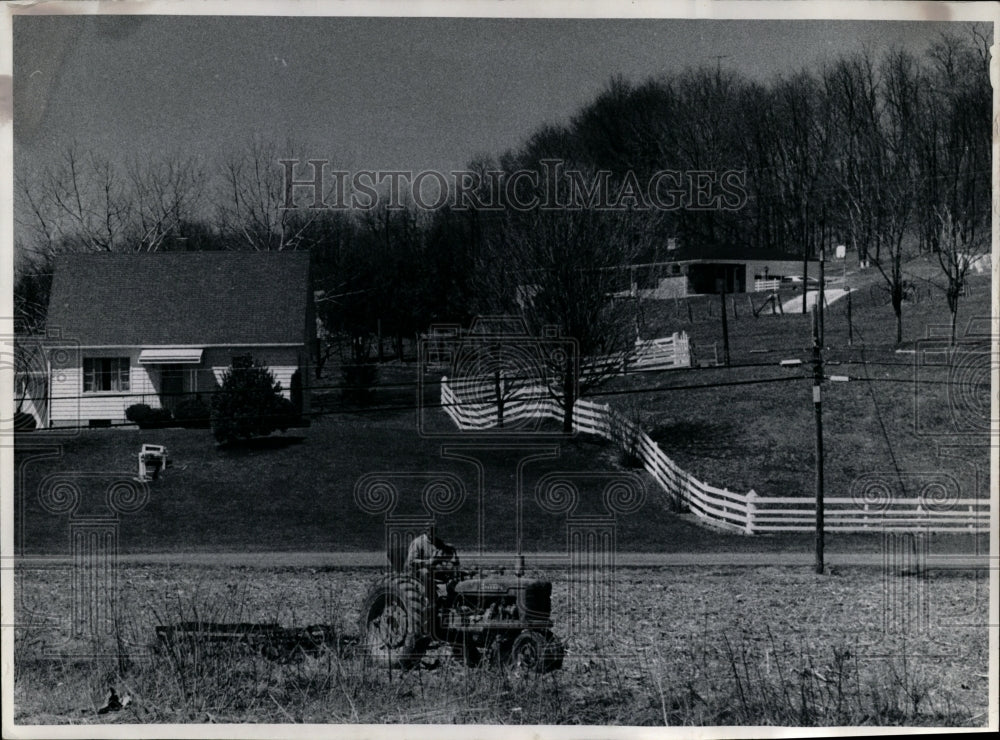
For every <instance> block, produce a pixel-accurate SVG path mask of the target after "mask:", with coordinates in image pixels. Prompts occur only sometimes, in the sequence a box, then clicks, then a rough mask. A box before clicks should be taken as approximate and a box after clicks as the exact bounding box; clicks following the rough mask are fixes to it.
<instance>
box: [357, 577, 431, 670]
mask: <svg viewBox="0 0 1000 740" xmlns="http://www.w3.org/2000/svg"><path fill="white" fill-rule="evenodd" d="M359 631H360V633H361V642H362V646H363V648H364V651H365V653H366V654H367V655H368V657H369V658H371V659H372V660H374V661H375V662H376V663H379V664H381V665H385V666H388V667H392V668H413V667H416V666H417V665H419V663H420V659H421V658H422V657H423V654H424V652H426V650H427V646H428V643H429V641H430V607H429V605H428V601H427V596H426V594H425V593H424V589H423V586H422V585H421V584H420V582H419V581H417V580H416V579H415V578H410V577H408V576H387V577H385V578H383V579H382V580H381V581H379V582H378V583H377V584H375V586H374V587H372V589H371V590H370V591H369V592H368V594H367V596H365V599H364V601H363V602H362V604H361V617H360V624H359Z"/></svg>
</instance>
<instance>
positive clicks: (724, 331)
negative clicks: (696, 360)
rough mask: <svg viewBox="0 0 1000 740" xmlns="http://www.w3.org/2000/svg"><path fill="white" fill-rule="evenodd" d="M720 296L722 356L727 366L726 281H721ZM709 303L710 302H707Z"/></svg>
mask: <svg viewBox="0 0 1000 740" xmlns="http://www.w3.org/2000/svg"><path fill="white" fill-rule="evenodd" d="M719 296H720V297H721V298H722V356H723V358H724V359H725V362H726V367H729V322H728V320H727V318H726V283H725V279H723V282H722V290H720V291H719ZM709 305H711V304H709Z"/></svg>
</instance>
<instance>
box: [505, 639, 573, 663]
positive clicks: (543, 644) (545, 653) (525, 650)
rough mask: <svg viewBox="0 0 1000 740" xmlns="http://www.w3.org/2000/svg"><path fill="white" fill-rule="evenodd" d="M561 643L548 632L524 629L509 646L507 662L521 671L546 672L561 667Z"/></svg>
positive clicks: (562, 651) (562, 650)
mask: <svg viewBox="0 0 1000 740" xmlns="http://www.w3.org/2000/svg"><path fill="white" fill-rule="evenodd" d="M564 652H565V651H564V649H563V646H562V643H561V642H559V640H558V639H557V638H556V637H555V636H554V635H552V633H550V632H540V631H538V630H524V631H523V632H521V633H520V634H518V636H517V637H515V638H514V642H513V643H511V646H510V654H509V658H508V660H509V662H510V665H511V666H512V667H513V668H514V669H515V670H517V671H519V672H522V673H546V672H548V671H554V670H556V669H557V668H561V667H562V661H563V653H564Z"/></svg>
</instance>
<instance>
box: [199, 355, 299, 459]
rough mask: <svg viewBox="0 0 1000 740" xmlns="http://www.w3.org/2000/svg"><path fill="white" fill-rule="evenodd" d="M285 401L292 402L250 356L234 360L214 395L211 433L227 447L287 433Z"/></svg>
mask: <svg viewBox="0 0 1000 740" xmlns="http://www.w3.org/2000/svg"><path fill="white" fill-rule="evenodd" d="M286 402H287V403H290V402H288V401H287V399H285V398H284V397H283V396H282V394H281V383H279V382H277V381H276V380H275V379H274V374H273V373H272V372H271V371H270V370H269V369H268V368H267V367H266V366H264V365H258V364H257V363H256V362H255V361H254V359H253V358H252V357H249V356H244V357H234V358H233V364H232V366H231V367H229V368H228V369H227V370H226V371H225V373H223V376H222V385H221V387H220V388H219V389H218V390H217V391H216V392H215V394H214V395H213V396H212V410H211V422H212V433H213V434H214V435H215V439H216V440H218V441H219V442H221V443H222V444H228V443H230V442H236V441H240V440H247V439H250V438H252V437H266V436H267V435H268V434H270V433H271V432H273V431H275V430H277V429H282V431H284V429H287V428H288V424H287V423H286V421H287V418H288V416H287V415H288V406H287V405H286ZM282 424H284V425H285V426H284V427H282V426H281V425H282Z"/></svg>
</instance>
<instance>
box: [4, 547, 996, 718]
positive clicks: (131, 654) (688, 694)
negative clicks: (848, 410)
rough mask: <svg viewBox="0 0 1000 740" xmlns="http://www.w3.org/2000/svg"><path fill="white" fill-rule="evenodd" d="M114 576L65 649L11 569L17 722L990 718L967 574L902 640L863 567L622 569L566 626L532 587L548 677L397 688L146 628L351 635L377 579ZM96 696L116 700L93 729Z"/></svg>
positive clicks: (443, 676)
mask: <svg viewBox="0 0 1000 740" xmlns="http://www.w3.org/2000/svg"><path fill="white" fill-rule="evenodd" d="M121 575H122V584H123V588H122V590H121V599H120V603H121V613H122V619H121V621H120V623H119V624H118V626H117V629H116V630H115V631H114V633H113V634H112V635H109V636H108V638H107V639H106V640H104V641H103V642H102V643H101V644H100V645H92V644H77V643H73V642H65V641H64V640H65V636H66V626H65V625H58V624H52V623H49V624H43V623H42V622H41V621H40V620H39V618H38V615H37V614H35V616H31V614H32V613H33V611H29V610H39V611H41V610H42V609H44V610H45V613H48V614H49V615H53V616H54V615H59V614H67V613H68V609H69V603H68V599H69V588H68V582H67V580H66V579H67V578H68V575H67V574H61V573H59V572H56V571H42V572H31V573H26V572H20V573H18V597H19V603H20V604H21V608H20V610H19V614H18V622H19V624H20V625H21V627H19V629H18V636H17V650H18V652H17V662H16V669H17V671H16V676H15V709H16V718H17V721H18V722H21V723H81V722H82V723H87V722H277V723H285V722H322V723H330V722H335V723H337V722H351V723H353V722H406V723H453V722H457V723H505V724H517V723H526V724H538V723H541V724H567V723H569V724H571V723H587V724H649V725H655V724H671V725H720V724H722V725H725V724H731V725H742V724H778V725H854V724H894V725H941V726H945V725H981V724H982V723H983V722H984V721H985V715H984V714H983V712H985V709H986V705H987V684H986V678H985V676H986V670H987V655H986V603H987V598H986V594H985V582H984V581H981V580H977V579H975V578H974V577H973V575H971V574H958V575H956V574H952V575H950V576H949V575H945V574H937V575H934V574H932V575H931V577H930V578H929V580H927V581H926V582H925V583H924V584H923V587H925V588H926V593H927V595H928V599H929V603H930V606H931V608H930V614H931V617H932V618H931V620H930V622H929V623H927V624H923V625H918V626H914V627H911V628H910V629H909V630H907V631H902V632H899V631H897V632H893V631H892V629H889V630H886V617H887V616H888V617H890V619H889V622H888V623H889V625H890V627H891V625H892V623H893V619H892V618H891V617H892V615H893V610H898V609H900V608H901V607H900V605H898V604H894V603H892V602H891V600H889V601H887V599H889V596H888V595H890V594H891V593H893V589H898V588H900V587H910V585H912V584H914V583H915V582H912V579H910V580H907V579H901V578H900V577H899V576H895V575H892V576H888V578H889V579H890V580H889V581H886V580H885V579H884V578H883V575H882V574H881V573H880V572H878V571H875V570H857V571H851V572H850V573H848V574H846V575H842V576H834V577H829V576H828V577H819V576H815V575H813V574H810V573H805V572H802V571H796V570H791V569H779V568H762V569H745V568H744V569H733V568H729V569H725V568H720V569H705V568H683V569H672V570H648V569H643V570H639V569H636V570H625V569H622V570H619V572H618V573H617V576H616V578H615V589H616V592H617V594H616V596H614V598H613V600H612V601H610V602H608V603H607V604H605V605H606V606H607V610H606V611H601V609H597V610H596V611H594V612H587V613H586V615H589V617H587V616H586V615H584V616H585V619H584V623H583V624H584V626H583V627H581V628H579V629H577V630H575V631H571V628H570V625H569V618H568V617H569V615H568V599H569V594H570V590H571V589H572V588H573V585H572V584H573V582H572V581H571V580H569V579H567V577H566V574H565V573H561V572H549V573H547V574H539V575H547V576H549V577H551V578H552V579H553V580H554V583H555V592H554V605H553V608H554V615H555V618H556V631H557V633H560V634H561V635H562V636H563V637H564V638H565V639H566V641H567V644H568V649H569V654H568V657H567V661H566V665H565V667H564V669H563V670H561V671H558V672H555V673H552V674H548V675H543V676H537V677H536V676H520V675H513V674H510V673H507V672H505V671H503V670H496V669H488V668H478V669H470V668H467V667H465V666H463V665H460V664H458V663H456V662H454V661H452V660H450V659H449V658H448V657H447V651H446V650H442V651H439V654H438V656H437V657H439V658H441V662H440V665H439V666H438V667H437V668H436V669H434V670H415V671H410V672H406V673H401V672H393V673H390V672H388V671H385V670H382V669H377V668H375V667H373V666H372V665H370V664H368V663H367V662H366V661H364V660H361V659H359V658H358V657H357V656H355V655H352V654H350V651H347V652H343V651H340V650H337V649H330V650H327V651H324V652H321V653H320V654H319V655H318V656H315V657H312V656H308V657H305V658H304V659H303V660H301V661H298V662H294V661H293V662H287V663H282V662H274V661H269V660H265V659H264V658H261V657H260V656H258V655H254V654H251V653H249V652H248V651H246V650H243V649H240V648H236V647H230V648H221V649H220V648H210V647H209V646H207V645H204V644H199V643H190V644H185V645H184V646H182V647H180V648H177V649H174V650H168V651H163V650H159V651H155V650H151V649H150V642H151V639H152V635H153V627H154V626H155V624H157V623H161V622H177V621H183V620H187V619H192V618H201V619H204V620H211V621H239V620H260V621H269V622H279V623H282V624H284V625H293V624H295V625H305V624H310V623H330V624H333V625H335V626H336V627H337V628H338V630H340V631H341V633H349V632H350V631H352V625H353V623H354V620H355V618H356V609H357V604H358V602H359V601H360V598H361V593H362V591H363V590H364V588H365V587H366V585H367V583H368V582H369V581H370V580H371V578H372V576H373V574H372V572H370V571H369V572H367V573H366V572H361V571H353V572H352V571H346V570H332V571H325V572H316V571H310V570H307V569H297V570H288V569H283V570H277V569H260V570H249V569H238V568H232V569H230V568H225V569H223V568H219V569H210V570H204V569H203V570H198V569H195V568H188V567H175V568H168V567H135V568H132V567H130V568H128V569H126V570H125V571H124V572H123V573H122V574H121ZM893 579H894V580H893ZM887 586H891V587H892V588H889V589H888V590H887ZM914 587H916V586H915V585H914ZM720 594H725V597H723V598H720V596H719V595H720ZM602 617H607V618H608V619H609V620H610V621H607V622H601V618H602ZM587 618H594V619H595V621H594V622H588V621H587ZM47 647H48V648H50V649H54V654H53V655H52V656H51V657H46V655H45V654H44V653H45V651H46V648H47ZM95 648H96V649H95ZM74 654H76V655H78V656H79V657H73V656H74ZM109 685H113V686H115V688H116V690H117V692H118V694H119V696H126V695H127V696H128V697H130V699H131V703H130V705H129V706H128V707H127V708H126V709H125V710H123V711H121V712H116V713H108V714H104V715H98V714H96V713H95V712H96V709H97V708H98V707H99V706H101V704H102V703H103V701H104V698H105V696H106V693H107V687H108V686H109Z"/></svg>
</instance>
